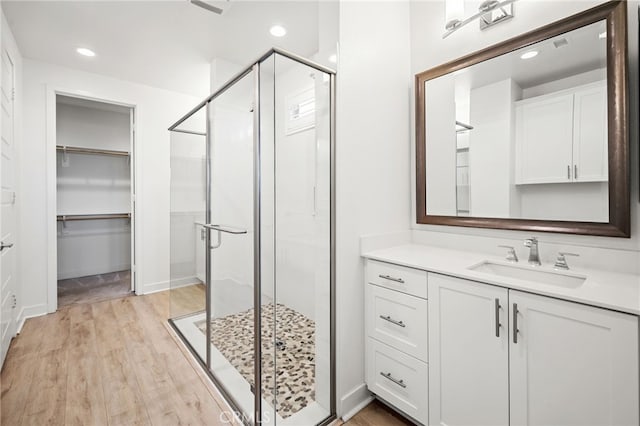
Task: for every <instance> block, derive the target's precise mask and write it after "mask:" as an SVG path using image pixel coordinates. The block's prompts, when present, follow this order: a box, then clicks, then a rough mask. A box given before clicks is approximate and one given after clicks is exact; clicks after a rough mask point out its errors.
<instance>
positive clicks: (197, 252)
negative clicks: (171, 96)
mask: <svg viewBox="0 0 640 426" xmlns="http://www.w3.org/2000/svg"><path fill="white" fill-rule="evenodd" d="M170 136H171V137H170V167H171V183H170V199H171V201H170V206H171V207H170V244H169V252H170V265H169V267H170V277H171V281H170V283H171V286H170V297H169V303H170V304H169V307H170V317H171V318H172V319H173V325H174V327H175V328H176V330H177V331H178V332H179V333H180V334H181V335H182V337H183V338H184V340H185V342H187V343H188V344H189V345H190V349H191V350H192V351H194V352H195V353H196V354H197V355H198V356H199V357H200V358H201V359H202V360H203V361H204V360H205V359H206V347H207V345H206V336H205V334H203V333H202V332H201V331H200V330H199V329H198V328H197V327H195V326H194V324H195V323H197V321H205V313H206V297H205V293H206V287H205V284H204V283H205V282H206V277H205V272H206V271H205V269H206V268H205V247H206V246H205V244H206V242H205V236H206V235H205V232H204V228H203V227H202V224H203V223H204V221H205V213H206V199H207V194H206V189H207V188H206V158H207V156H206V147H207V144H206V141H207V139H206V110H205V108H202V109H201V110H200V111H198V112H197V113H195V114H194V115H192V116H191V117H190V118H189V119H188V120H186V121H185V122H184V123H182V125H181V126H180V127H179V128H177V129H176V130H175V131H173V132H171V134H170Z"/></svg>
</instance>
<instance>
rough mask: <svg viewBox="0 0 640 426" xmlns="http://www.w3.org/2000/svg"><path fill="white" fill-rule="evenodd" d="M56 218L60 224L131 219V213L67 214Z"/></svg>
mask: <svg viewBox="0 0 640 426" xmlns="http://www.w3.org/2000/svg"><path fill="white" fill-rule="evenodd" d="M56 218H57V220H58V222H68V221H72V220H100V219H131V213H111V214H65V215H58V216H56Z"/></svg>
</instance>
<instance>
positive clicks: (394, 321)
mask: <svg viewBox="0 0 640 426" xmlns="http://www.w3.org/2000/svg"><path fill="white" fill-rule="evenodd" d="M380 318H382V319H383V320H385V321H389V322H390V323H391V324H395V325H397V326H398V327H402V328H405V327H406V326H407V324H405V323H403V322H402V321H397V320H394V319H393V318H391V317H390V316H389V315H387V316H386V317H385V316H384V315H380Z"/></svg>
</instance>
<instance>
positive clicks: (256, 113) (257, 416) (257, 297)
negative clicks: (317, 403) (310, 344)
mask: <svg viewBox="0 0 640 426" xmlns="http://www.w3.org/2000/svg"><path fill="white" fill-rule="evenodd" d="M273 55H280V56H283V57H285V58H288V59H290V60H292V61H294V62H298V63H300V64H302V65H306V66H308V67H310V68H313V69H315V70H317V71H321V72H324V73H326V74H328V75H329V108H330V111H329V129H330V130H329V149H330V155H329V158H330V215H329V221H330V236H329V238H330V275H329V276H330V279H329V281H330V284H329V285H330V361H329V363H330V376H331V377H330V383H331V385H330V413H329V416H328V417H327V418H326V419H324V420H323V421H321V422H320V423H318V426H324V425H327V424H329V423H331V422H332V421H333V420H335V418H336V306H335V302H336V291H335V290H336V289H335V282H336V238H335V237H336V194H335V188H336V166H335V163H336V161H335V160H336V125H335V124H336V71H335V70H332V69H331V68H328V67H325V66H323V65H321V64H318V63H315V62H313V61H310V60H308V59H305V58H303V57H301V56H298V55H296V54H293V53H291V52H287V51H285V50H282V49H279V48H275V47H274V48H272V49H270V50H268V51H267V52H266V53H265V54H264V55H262V56H260V58H258V59H257V60H256V61H254V62H252V63H251V65H250V66H248V67H247V68H245V69H243V70H242V71H240V72H239V73H238V74H236V75H235V76H234V77H233V78H231V79H230V80H229V81H228V82H226V83H225V84H224V85H223V86H222V87H221V88H220V89H218V90H217V91H216V92H214V93H213V94H211V95H210V96H209V97H207V98H206V99H205V100H203V101H202V102H200V103H199V104H198V105H197V106H195V107H194V108H193V109H192V110H191V111H189V112H188V113H187V114H185V115H184V116H183V117H182V118H180V119H179V120H178V121H176V122H175V123H174V124H173V125H171V127H169V131H172V132H180V133H189V134H197V135H201V136H206V137H207V147H206V156H207V159H209V158H211V144H210V143H209V139H208V137H209V135H210V131H211V117H210V114H209V112H210V103H211V101H213V100H214V99H216V98H217V97H219V96H220V95H222V94H223V93H224V92H226V91H227V90H228V89H230V88H231V87H233V86H234V85H235V83H237V82H238V81H240V80H242V79H243V78H244V77H246V76H247V75H249V74H250V73H251V72H254V83H253V84H254V105H255V107H254V109H253V154H254V155H253V220H254V231H255V232H254V240H253V255H254V258H253V262H254V265H253V271H254V272H253V273H254V283H253V304H254V324H253V326H254V328H253V332H254V383H255V386H254V412H253V420H254V424H255V425H260V424H262V362H261V359H262V357H261V355H262V335H261V331H262V327H261V313H262V309H258V307H260V306H261V290H262V277H261V244H260V243H261V241H260V238H261V205H260V201H261V191H260V183H261V169H260V164H261V152H262V151H261V134H260V112H261V111H260V108H261V103H260V83H261V82H260V69H261V66H262V63H263V62H265V61H266V60H267V59H269V58H271V57H272V56H273ZM203 107H205V108H206V115H207V118H206V133H199V132H193V131H190V130H180V129H178V128H177V127H178V126H180V125H181V124H182V123H184V122H185V121H186V120H187V119H189V118H190V117H192V116H193V115H194V114H196V113H197V112H198V111H200V109H202V108H203ZM212 183H213V182H212V170H211V162H210V161H208V160H207V162H206V185H207V191H206V213H205V221H206V223H207V224H210V223H211V222H212V220H213V219H212V214H211V194H210V192H211V187H212ZM205 229H207V232H206V243H205V244H206V247H210V246H211V232H210V231H211V229H209V228H208V227H205ZM205 267H206V271H205V277H206V282H205V288H206V296H205V297H206V337H207V344H206V362H202V360H201V359H200V357H199V356H197V353H196V351H195V350H194V348H193V347H192V346H191V345H190V344H189V343H188V341H187V340H186V339H185V337H184V336H183V334H182V333H181V332H180V330H179V329H178V328H177V327H176V326H175V324H174V323H173V321H172V320H171V319H169V323H170V324H171V326H172V327H173V329H174V330H175V331H176V332H177V333H178V334H179V335H180V337H181V339H182V340H183V342H185V343H186V345H187V346H188V348H189V349H190V350H191V352H192V353H193V354H194V355H195V357H196V359H197V360H198V361H199V362H200V364H201V365H202V366H203V368H204V369H205V371H206V372H207V375H208V376H209V377H210V378H211V380H212V381H213V382H214V383H215V385H216V387H217V388H218V390H220V392H221V393H222V395H223V396H224V398H225V399H226V400H227V402H228V403H229V404H230V405H231V407H232V408H233V409H234V411H235V412H237V413H241V412H242V410H240V408H239V404H237V402H236V401H235V399H234V398H233V396H232V395H230V394H229V393H228V392H227V391H226V390H225V388H224V386H223V385H222V384H221V383H220V382H219V381H218V380H217V379H216V377H215V375H214V374H213V372H212V371H211V369H210V366H211V344H210V337H211V286H210V283H211V250H206V253H205ZM242 420H243V422H244V423H248V419H246V418H244V416H242Z"/></svg>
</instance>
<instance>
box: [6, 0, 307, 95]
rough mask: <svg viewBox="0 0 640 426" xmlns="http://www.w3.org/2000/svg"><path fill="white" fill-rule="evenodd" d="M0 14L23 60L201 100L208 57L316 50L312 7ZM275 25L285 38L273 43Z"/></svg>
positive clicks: (56, 8)
mask: <svg viewBox="0 0 640 426" xmlns="http://www.w3.org/2000/svg"><path fill="white" fill-rule="evenodd" d="M2 9H3V10H4V13H5V15H6V17H7V20H8V21H9V25H10V27H11V30H12V32H13V34H14V36H15V38H16V40H17V42H18V46H19V48H20V50H21V53H22V55H23V56H25V57H27V58H31V59H37V60H40V61H45V62H49V63H54V64H58V65H63V66H67V67H71V68H74V69H79V70H83V71H88V72H94V73H99V74H103V75H108V76H112V77H116V78H120V79H124V80H129V81H135V82H139V83H143V84H147V85H150V86H155V87H160V88H164V89H168V90H173V91H178V92H183V93H188V94H193V95H196V96H199V97H204V96H206V95H207V94H208V92H209V64H210V62H211V60H212V59H213V58H222V59H225V60H228V61H231V62H234V63H237V64H238V65H241V66H245V65H248V64H249V63H250V62H251V61H253V60H254V59H257V57H258V56H260V55H261V54H262V53H264V52H266V51H267V50H268V49H270V48H271V47H273V46H277V47H281V48H284V49H286V50H289V51H292V52H294V53H297V54H299V55H302V56H310V55H311V54H313V53H315V52H316V51H317V50H318V2H317V1H243V0H233V1H232V2H231V3H230V7H229V8H228V9H227V10H226V11H225V12H224V13H223V14H222V15H217V14H215V13H212V12H209V11H207V10H204V9H202V8H199V7H197V6H194V5H193V4H190V3H189V2H188V1H187V0H164V1H158V0H138V1H93V0H85V1H28V0H23V1H6V0H2ZM273 24H280V25H283V26H284V27H285V28H287V31H288V32H287V35H286V36H285V37H283V38H275V37H272V36H271V35H270V34H269V28H270V27H271V26H272V25H273ZM77 47H88V48H90V49H92V50H94V51H95V52H96V53H97V56H96V57H94V58H86V57H82V56H80V55H78V54H77V53H76V52H75V50H76V48H77Z"/></svg>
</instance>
